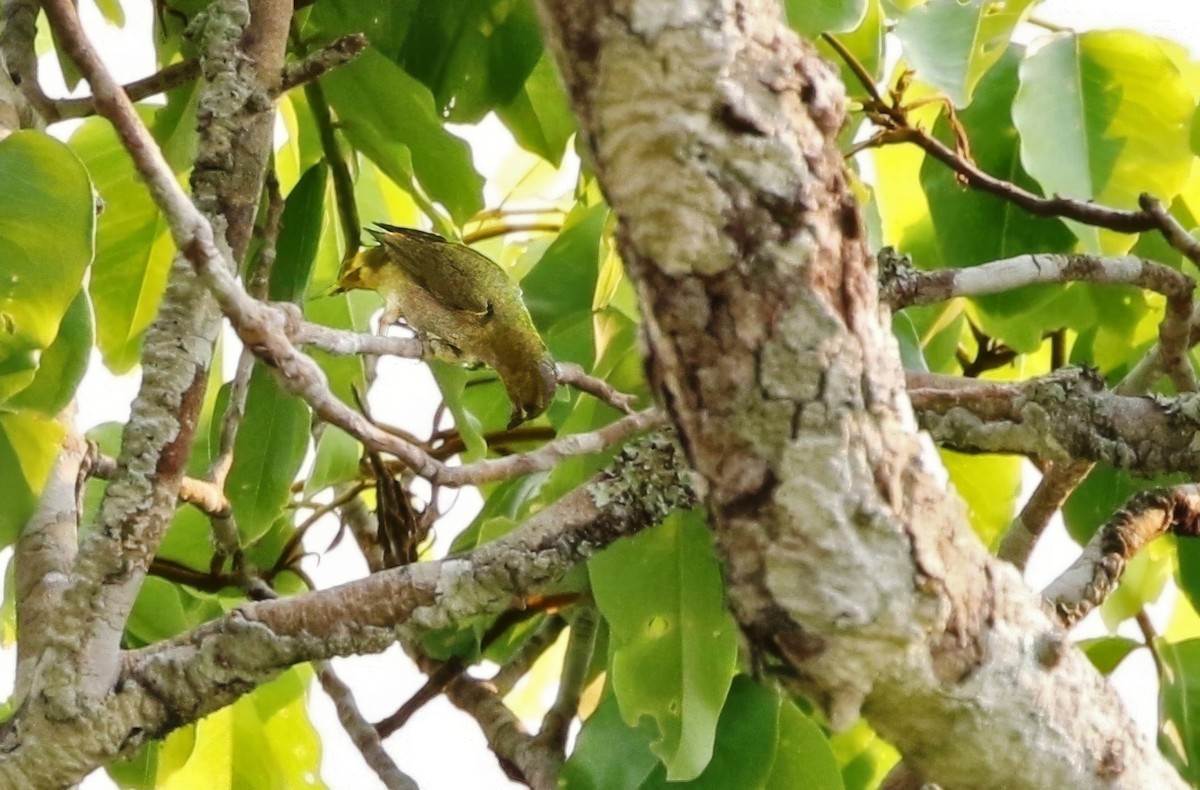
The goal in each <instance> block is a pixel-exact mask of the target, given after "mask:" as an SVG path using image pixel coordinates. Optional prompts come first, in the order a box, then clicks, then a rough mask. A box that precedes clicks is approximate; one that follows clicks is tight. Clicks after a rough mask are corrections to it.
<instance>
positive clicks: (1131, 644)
mask: <svg viewBox="0 0 1200 790" xmlns="http://www.w3.org/2000/svg"><path fill="white" fill-rule="evenodd" d="M1076 647H1078V648H1079V649H1080V650H1082V651H1083V653H1084V655H1086V656H1087V657H1088V660H1089V661H1091V662H1092V666H1094V667H1095V668H1096V671H1097V672H1099V673H1100V674H1101V675H1110V674H1112V671H1113V670H1114V669H1116V668H1117V667H1118V666H1120V664H1121V662H1122V661H1124V660H1125V658H1126V657H1127V656H1128V655H1129V654H1130V653H1132V652H1133V651H1134V650H1137V649H1138V648H1139V647H1142V643H1141V642H1135V641H1133V640H1132V639H1126V638H1125V637H1123V636H1101V637H1097V638H1095V639H1083V640H1080V641H1079V642H1077V643H1076Z"/></svg>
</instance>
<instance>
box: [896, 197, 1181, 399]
mask: <svg viewBox="0 0 1200 790" xmlns="http://www.w3.org/2000/svg"><path fill="white" fill-rule="evenodd" d="M1147 205H1154V203H1153V201H1147ZM1159 208H1161V206H1160V207H1159ZM1164 216H1166V215H1164ZM1167 218H1168V219H1169V217H1167ZM1164 221H1165V220H1164ZM1171 221H1172V222H1173V220H1171ZM1176 226H1177V223H1176ZM1189 238H1190V237H1189ZM1196 247H1197V250H1198V251H1200V245H1196ZM878 259H879V267H880V281H881V298H883V299H885V300H886V301H888V302H890V303H891V304H892V306H893V308H894V309H900V308H904V307H909V306H912V305H922V304H931V303H934V302H940V301H945V300H947V299H951V298H954V297H956V296H967V297H973V296H983V295H986V294H994V293H1001V292H1004V291H1010V290H1012V289H1014V288H1020V287H1023V286H1027V285H1034V284H1047V283H1066V282H1091V283H1099V284H1106V285H1116V284H1120V285H1136V286H1138V287H1139V288H1145V289H1147V290H1150V291H1154V292H1156V293H1160V294H1162V295H1163V296H1165V297H1166V299H1167V306H1166V313H1165V315H1164V316H1163V320H1162V322H1161V323H1160V324H1159V329H1158V331H1159V342H1158V346H1157V349H1158V351H1157V357H1158V364H1159V367H1160V368H1161V369H1162V370H1164V371H1166V372H1167V373H1168V374H1169V375H1170V376H1171V380H1172V381H1173V382H1174V384H1175V387H1176V389H1177V390H1178V391H1180V392H1193V391H1195V390H1196V388H1197V383H1196V374H1195V371H1194V370H1192V365H1191V361H1190V360H1189V359H1188V355H1187V347H1188V343H1189V341H1190V336H1191V316H1192V309H1193V304H1192V292H1193V290H1194V289H1195V286H1196V283H1195V281H1194V280H1193V279H1192V278H1191V277H1189V276H1187V275H1186V274H1184V273H1182V272H1179V271H1176V270H1175V269H1172V268H1170V267H1168V266H1164V265H1162V264H1161V263H1155V262H1153V261H1149V260H1146V259H1145V258H1139V257H1135V256H1132V255H1127V256H1123V257H1119V258H1111V257H1104V256H1100V255H1087V254H1076V255H1059V254H1053V255H1049V254H1032V255H1019V256H1017V257H1015V258H1007V259H1005V260H1000V261H993V262H991V263H984V264H980V265H978V266H971V267H965V268H946V269H939V270H938V271H932V272H924V271H919V270H917V269H916V268H914V267H913V266H912V264H911V262H910V261H909V260H908V259H907V258H906V257H903V256H897V255H896V254H895V253H893V252H890V251H889V250H887V249H885V250H881V251H880V254H879V256H878Z"/></svg>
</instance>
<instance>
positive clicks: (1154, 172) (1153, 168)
mask: <svg viewBox="0 0 1200 790" xmlns="http://www.w3.org/2000/svg"><path fill="white" fill-rule="evenodd" d="M1195 107H1196V103H1195V101H1194V100H1193V98H1192V93H1191V91H1190V90H1189V88H1188V85H1187V82H1186V81H1185V79H1184V78H1183V75H1182V74H1181V73H1180V71H1179V69H1178V67H1177V66H1176V65H1175V64H1174V63H1173V62H1172V61H1171V59H1170V58H1168V57H1167V56H1166V55H1165V54H1164V53H1163V51H1162V49H1161V48H1160V47H1159V46H1158V44H1157V43H1156V42H1155V41H1154V40H1153V39H1152V38H1149V37H1147V36H1143V35H1141V34H1138V33H1133V32H1130V31H1094V32H1089V33H1083V34H1081V35H1074V34H1072V35H1063V36H1059V37H1057V38H1054V39H1053V40H1051V41H1050V43H1048V44H1046V45H1045V46H1043V47H1041V48H1040V49H1038V50H1037V51H1036V52H1035V53H1033V54H1032V55H1030V56H1029V57H1028V58H1027V59H1026V60H1025V62H1024V63H1022V64H1021V87H1020V89H1019V90H1018V92H1017V97H1016V100H1015V102H1014V103H1013V108H1012V113H1013V122H1014V123H1015V124H1016V127H1017V129H1018V130H1019V131H1020V133H1021V158H1022V161H1023V162H1024V163H1025V168H1026V169H1027V170H1028V171H1029V172H1030V174H1032V175H1033V177H1034V178H1036V179H1037V181H1038V183H1040V184H1041V185H1042V189H1043V190H1045V192H1046V193H1047V194H1059V195H1063V196H1064V197H1072V198H1077V199H1080V200H1094V201H1096V202H1098V203H1102V204H1104V205H1107V206H1112V207H1114V208H1126V209H1127V208H1134V207H1136V206H1137V199H1138V195H1139V194H1141V193H1143V192H1148V193H1150V194H1152V195H1154V196H1155V197H1157V198H1158V199H1160V200H1162V201H1163V202H1164V203H1167V204H1169V203H1170V202H1171V201H1172V200H1173V199H1174V198H1175V196H1176V195H1178V194H1179V192H1180V190H1181V189H1182V188H1183V185H1184V183H1185V182H1186V180H1187V178H1188V173H1189V171H1190V168H1191V164H1192V153H1191V150H1190V148H1189V144H1188V138H1189V134H1190V131H1191V122H1192V115H1193V114H1194V112H1195ZM1072 230H1074V231H1075V233H1076V235H1077V236H1078V237H1079V238H1080V240H1082V241H1083V242H1084V246H1085V248H1086V249H1087V250H1088V251H1091V252H1109V253H1112V252H1125V251H1126V250H1128V249H1129V247H1130V246H1132V244H1133V241H1134V239H1133V238H1132V237H1130V236H1117V235H1115V234H1110V233H1103V234H1102V233H1101V232H1099V231H1098V230H1096V229H1095V228H1092V227H1083V226H1078V225H1075V224H1072Z"/></svg>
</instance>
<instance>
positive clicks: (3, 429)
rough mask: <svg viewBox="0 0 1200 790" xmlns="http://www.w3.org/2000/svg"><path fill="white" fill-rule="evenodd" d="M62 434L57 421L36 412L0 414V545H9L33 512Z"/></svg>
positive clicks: (56, 452) (48, 475)
mask: <svg viewBox="0 0 1200 790" xmlns="http://www.w3.org/2000/svg"><path fill="white" fill-rule="evenodd" d="M63 434H64V431H63V427H62V425H61V424H59V423H58V422H57V421H55V420H53V419H51V418H49V417H44V416H42V415H40V414H37V413H36V412H30V411H22V412H16V413H11V414H4V413H0V470H2V473H0V502H4V507H2V508H0V547H3V546H10V545H12V544H13V543H14V542H15V541H16V539H17V536H18V535H19V534H20V533H21V529H22V528H23V527H24V526H25V522H26V521H28V520H29V517H30V516H31V515H33V511H34V509H35V508H36V507H37V503H38V497H40V496H41V494H42V488H43V487H44V486H45V485H46V481H47V480H48V479H49V477H50V471H51V469H53V468H54V461H55V459H57V458H58V451H59V443H60V442H62V438H63Z"/></svg>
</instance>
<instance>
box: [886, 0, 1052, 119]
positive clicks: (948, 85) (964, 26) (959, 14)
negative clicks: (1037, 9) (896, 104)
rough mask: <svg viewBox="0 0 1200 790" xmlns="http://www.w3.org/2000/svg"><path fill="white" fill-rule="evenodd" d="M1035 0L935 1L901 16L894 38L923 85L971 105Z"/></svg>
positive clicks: (952, 99)
mask: <svg viewBox="0 0 1200 790" xmlns="http://www.w3.org/2000/svg"><path fill="white" fill-rule="evenodd" d="M1034 4H1035V0H968V2H959V0H934V1H933V2H928V3H925V4H924V5H922V6H921V7H920V8H917V9H914V10H913V11H910V12H908V13H907V14H904V15H903V16H901V17H900V20H899V22H897V23H896V35H897V36H898V37H899V38H900V40H901V41H902V42H904V57H905V59H906V60H908V61H909V62H910V63H911V64H912V67H913V69H914V70H915V71H916V73H917V79H919V80H921V82H924V83H927V84H930V85H933V86H934V87H936V88H937V89H938V90H940V91H942V92H943V93H945V94H946V95H947V96H949V97H950V101H952V102H954V105H955V106H956V107H965V106H967V105H968V104H970V103H971V97H972V94H973V93H974V91H975V86H976V85H977V84H978V83H979V81H980V80H981V79H982V78H983V76H984V74H986V73H987V71H988V69H990V68H991V67H992V66H994V65H995V64H996V62H997V61H998V60H999V59H1000V57H1001V56H1002V55H1003V54H1004V51H1005V50H1006V49H1007V48H1008V42H1009V39H1010V38H1011V37H1012V34H1013V30H1014V29H1015V28H1016V27H1017V25H1018V24H1020V23H1021V20H1022V19H1023V18H1024V16H1025V14H1026V13H1027V12H1028V11H1029V9H1030V8H1031V7H1032V6H1033V5H1034Z"/></svg>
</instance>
